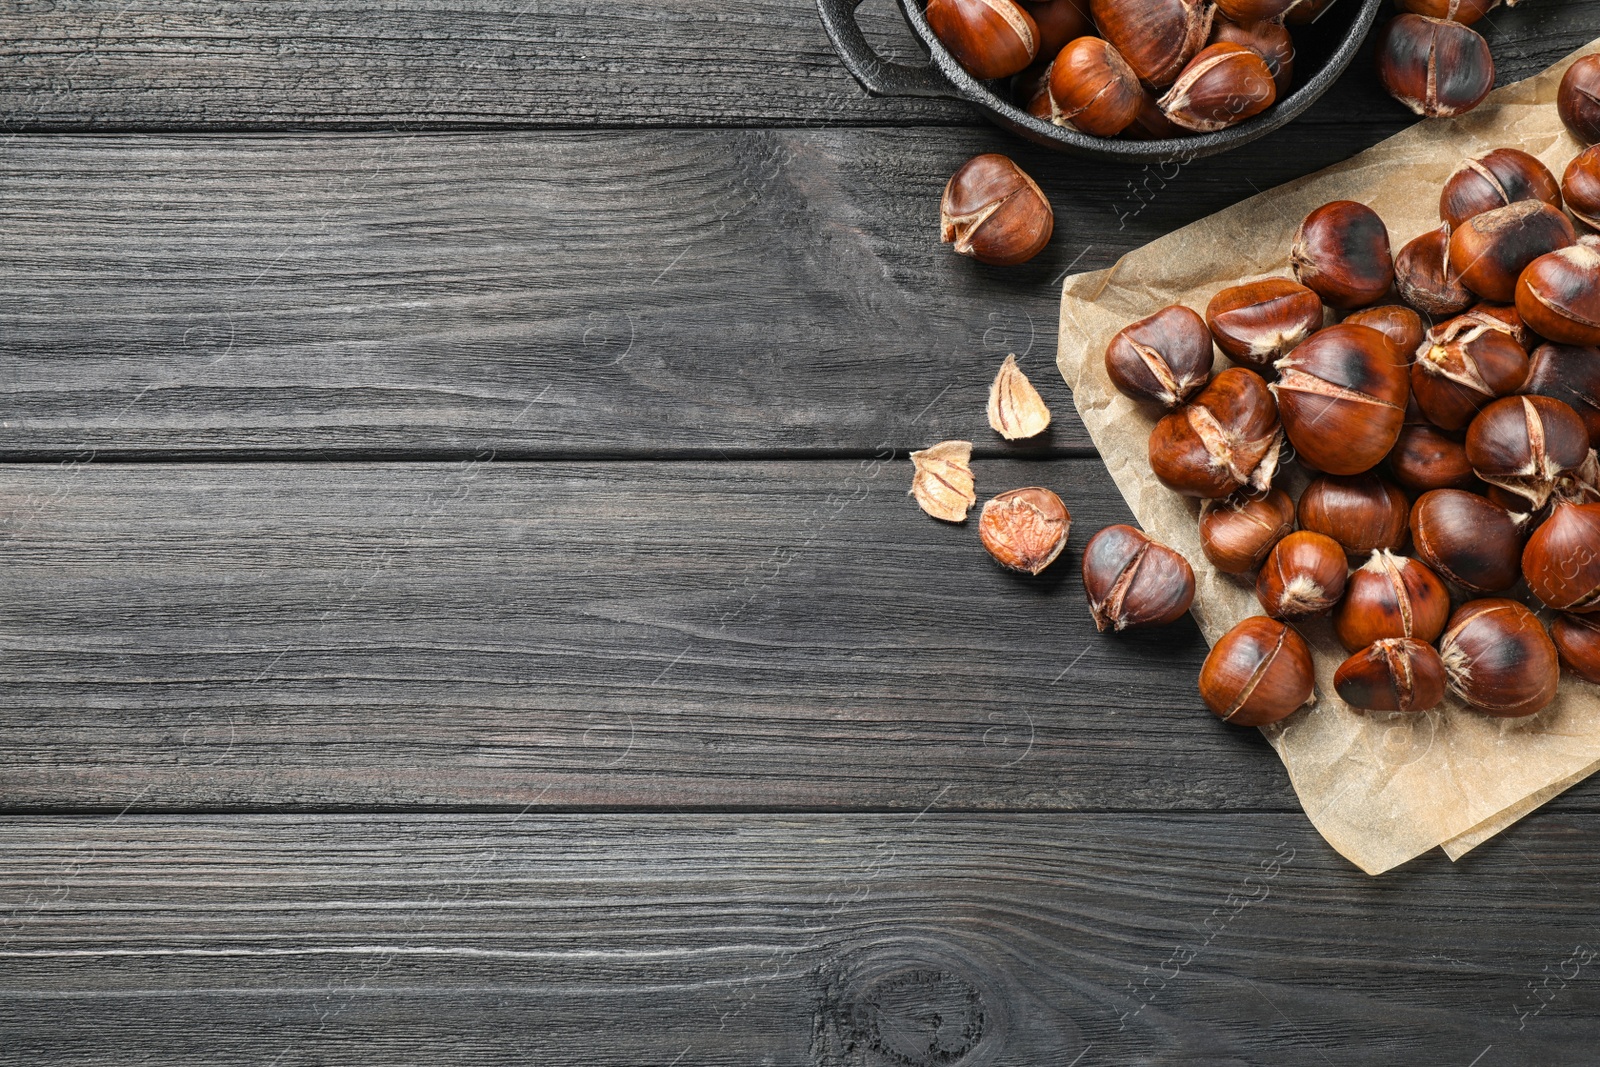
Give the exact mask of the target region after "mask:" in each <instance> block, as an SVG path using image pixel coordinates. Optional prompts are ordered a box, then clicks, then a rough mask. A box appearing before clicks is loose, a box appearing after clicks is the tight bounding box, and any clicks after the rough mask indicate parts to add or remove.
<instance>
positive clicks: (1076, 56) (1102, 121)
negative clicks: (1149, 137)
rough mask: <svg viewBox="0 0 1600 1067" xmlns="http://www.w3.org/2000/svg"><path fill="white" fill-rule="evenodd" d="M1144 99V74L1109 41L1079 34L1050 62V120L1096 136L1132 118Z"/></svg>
mask: <svg viewBox="0 0 1600 1067" xmlns="http://www.w3.org/2000/svg"><path fill="white" fill-rule="evenodd" d="M1143 101H1144V90H1143V89H1142V88H1140V86H1139V76H1138V75H1137V74H1135V73H1134V72H1133V68H1132V67H1130V66H1128V62H1127V60H1125V59H1123V58H1122V54H1121V53H1120V52H1118V51H1117V50H1116V49H1115V48H1114V47H1112V45H1111V44H1110V42H1108V41H1103V40H1101V39H1100V38H1098V37H1079V38H1078V39H1077V40H1075V41H1073V42H1071V43H1070V44H1068V45H1067V46H1066V47H1065V48H1063V49H1062V50H1061V54H1060V55H1058V56H1056V58H1055V62H1054V63H1052V64H1051V65H1050V121H1052V122H1054V123H1055V124H1056V125H1057V126H1070V127H1072V128H1073V129H1075V130H1082V131H1083V132H1084V133H1087V134H1092V135H1094V136H1096V137H1115V136H1116V135H1117V134H1119V133H1121V132H1122V131H1123V130H1125V129H1127V128H1128V127H1129V126H1130V125H1132V124H1133V120H1134V117H1135V116H1137V115H1138V114H1139V105H1140V104H1141V103H1142V102H1143Z"/></svg>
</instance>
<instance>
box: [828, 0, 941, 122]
mask: <svg viewBox="0 0 1600 1067" xmlns="http://www.w3.org/2000/svg"><path fill="white" fill-rule="evenodd" d="M862 2H863V0H817V10H818V11H819V12H821V14H822V25H823V28H824V29H826V30H827V31H828V37H829V38H830V39H832V41H833V48H834V51H836V52H838V53H839V58H840V59H842V60H844V67H845V69H846V70H848V71H849V72H850V74H851V75H852V76H853V77H854V78H855V80H856V81H858V82H860V83H861V88H863V89H865V90H866V91H867V92H869V93H871V94H872V95H873V96H943V97H950V98H952V99H955V98H956V93H955V91H954V90H953V89H951V87H950V85H949V84H948V83H947V82H946V81H945V80H944V78H943V76H942V75H940V74H939V72H938V71H936V70H934V69H933V68H932V67H908V66H906V65H905V64H904V63H891V62H890V61H889V60H887V59H884V58H883V57H882V56H880V55H878V54H877V53H876V52H874V51H873V50H872V46H871V45H870V44H868V43H867V37H866V34H864V33H862V32H861V26H860V25H859V24H858V23H857V22H856V8H858V7H860V6H861V4H862Z"/></svg>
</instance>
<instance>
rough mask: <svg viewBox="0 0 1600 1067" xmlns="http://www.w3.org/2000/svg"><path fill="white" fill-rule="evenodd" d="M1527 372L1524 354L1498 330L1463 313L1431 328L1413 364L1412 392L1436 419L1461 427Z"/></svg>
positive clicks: (1441, 424)
mask: <svg viewBox="0 0 1600 1067" xmlns="http://www.w3.org/2000/svg"><path fill="white" fill-rule="evenodd" d="M1527 376H1528V354H1527V353H1526V352H1524V351H1523V350H1522V346H1521V345H1519V344H1517V342H1516V341H1514V340H1512V339H1511V335H1510V334H1508V333H1505V332H1504V331H1502V330H1495V329H1490V328H1489V327H1487V326H1485V325H1483V324H1482V323H1480V322H1478V321H1477V320H1475V319H1469V318H1467V317H1465V316H1461V317H1458V318H1454V319H1451V320H1450V321H1449V322H1446V323H1445V324H1443V325H1442V326H1438V327H1436V328H1435V329H1433V330H1431V331H1429V333H1428V339H1427V340H1426V341H1425V342H1424V343H1423V344H1422V345H1421V346H1420V347H1418V349H1417V359H1416V362H1415V363H1413V364H1411V395H1412V396H1413V397H1415V398H1416V401H1417V406H1418V407H1420V408H1421V409H1422V413H1423V414H1424V415H1426V416H1427V417H1428V419H1429V420H1430V421H1431V422H1432V423H1433V424H1434V425H1435V426H1438V427H1440V428H1441V429H1445V430H1462V429H1465V428H1466V426H1467V424H1468V423H1469V422H1471V421H1472V419H1473V417H1474V416H1475V415H1477V413H1478V412H1479V411H1480V410H1482V409H1483V407H1484V405H1486V404H1488V403H1490V402H1491V401H1493V400H1496V399H1498V398H1500V397H1503V396H1510V395H1511V394H1512V393H1514V392H1516V391H1517V390H1518V389H1519V388H1520V387H1521V386H1522V382H1523V379H1525V378H1526V377H1527Z"/></svg>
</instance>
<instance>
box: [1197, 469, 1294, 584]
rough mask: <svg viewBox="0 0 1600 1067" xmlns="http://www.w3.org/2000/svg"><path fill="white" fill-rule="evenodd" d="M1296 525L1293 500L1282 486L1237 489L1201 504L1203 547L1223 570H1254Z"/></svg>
mask: <svg viewBox="0 0 1600 1067" xmlns="http://www.w3.org/2000/svg"><path fill="white" fill-rule="evenodd" d="M1293 529H1294V501H1292V500H1290V499H1289V494H1288V493H1285V492H1284V491H1283V490H1282V489H1269V490H1267V491H1266V492H1265V493H1235V494H1234V495H1233V496H1230V497H1227V498H1226V499H1223V500H1207V501H1206V502H1205V503H1203V504H1201V505H1200V550H1201V551H1202V552H1204V553H1205V555H1206V559H1208V560H1210V561H1211V565H1212V566H1213V567H1215V568H1217V570H1219V571H1222V572H1223V573H1224V574H1246V573H1248V572H1250V571H1253V570H1255V569H1256V568H1257V567H1259V566H1261V562H1262V561H1263V560H1265V559H1266V558H1267V553H1268V552H1271V551H1272V546H1273V545H1275V544H1277V543H1278V542H1279V541H1281V540H1283V539H1284V538H1285V537H1286V536H1288V534H1289V533H1290V532H1291V531H1292V530H1293Z"/></svg>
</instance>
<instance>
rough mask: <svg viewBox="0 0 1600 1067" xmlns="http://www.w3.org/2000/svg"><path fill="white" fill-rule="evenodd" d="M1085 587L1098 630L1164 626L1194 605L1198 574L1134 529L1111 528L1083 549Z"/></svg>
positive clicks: (1173, 552)
mask: <svg viewBox="0 0 1600 1067" xmlns="http://www.w3.org/2000/svg"><path fill="white" fill-rule="evenodd" d="M1083 588H1084V592H1085V593H1087V594H1088V596H1089V614H1090V615H1092V616H1094V625H1095V629H1097V630H1100V631H1102V632H1103V631H1104V630H1105V629H1106V628H1107V627H1110V628H1111V629H1113V630H1126V629H1128V628H1129V627H1133V626H1164V625H1166V624H1167V623H1169V622H1172V621H1174V620H1176V619H1178V618H1179V617H1181V616H1182V615H1183V613H1184V612H1186V611H1188V610H1189V605H1190V604H1191V603H1192V602H1193V601H1194V571H1193V570H1192V569H1191V568H1190V566H1189V561H1188V560H1186V559H1184V558H1183V556H1182V555H1180V554H1179V553H1178V552H1176V551H1175V550H1173V549H1171V548H1168V547H1167V546H1166V545H1164V544H1162V543H1161V542H1159V541H1155V540H1152V539H1151V538H1150V537H1149V536H1147V535H1146V534H1145V533H1144V532H1143V531H1140V530H1135V529H1134V528H1133V527H1132V526H1107V527H1106V528H1105V529H1104V530H1101V531H1100V532H1099V533H1097V534H1095V535H1094V536H1093V537H1091V538H1090V539H1089V543H1088V545H1086V546H1085V547H1084V550H1083Z"/></svg>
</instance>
